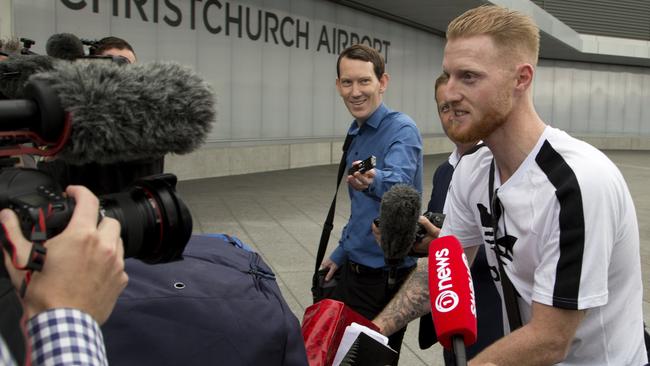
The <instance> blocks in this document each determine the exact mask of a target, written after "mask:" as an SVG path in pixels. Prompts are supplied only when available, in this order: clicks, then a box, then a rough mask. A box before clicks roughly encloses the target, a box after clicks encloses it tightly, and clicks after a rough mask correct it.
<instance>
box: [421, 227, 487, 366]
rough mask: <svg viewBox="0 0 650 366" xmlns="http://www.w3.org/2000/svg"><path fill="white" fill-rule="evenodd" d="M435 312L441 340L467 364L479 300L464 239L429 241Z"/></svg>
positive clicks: (430, 291) (459, 363)
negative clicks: (477, 301) (476, 296)
mask: <svg viewBox="0 0 650 366" xmlns="http://www.w3.org/2000/svg"><path fill="white" fill-rule="evenodd" d="M429 296H430V299H431V315H432V317H433V323H434V326H435V328H436V334H437V336H438V341H439V342H440V344H441V345H442V346H443V347H445V348H446V349H448V350H452V349H453V352H454V355H455V357H456V365H466V364H467V357H466V353H465V346H469V345H471V344H473V343H474V342H476V333H477V329H476V327H477V325H476V301H475V298H474V284H473V283H472V275H471V273H470V269H469V263H468V262H467V257H466V256H465V252H464V251H463V248H462V247H461V245H460V242H459V241H458V239H456V237H454V236H443V237H441V238H438V239H436V240H434V241H432V242H431V244H430V245H429Z"/></svg>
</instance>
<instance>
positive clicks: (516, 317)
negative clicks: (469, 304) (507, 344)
mask: <svg viewBox="0 0 650 366" xmlns="http://www.w3.org/2000/svg"><path fill="white" fill-rule="evenodd" d="M494 174H495V167H494V158H492V163H491V164H490V178H489V188H488V190H489V192H488V193H489V199H490V213H491V215H492V230H493V232H494V250H495V252H496V253H497V263H498V265H499V277H501V288H502V289H503V301H504V302H505V304H506V313H508V323H509V324H510V332H512V331H514V330H515V329H517V328H520V327H521V325H522V321H521V313H520V312H519V303H518V302H517V291H516V290H515V287H514V286H513V284H512V282H510V279H509V278H508V275H507V274H506V271H505V270H504V269H503V263H502V258H501V257H503V256H504V255H503V253H501V249H499V245H498V244H497V229H498V228H499V217H500V216H501V206H500V203H499V202H498V201H499V198H498V196H497V193H498V191H499V189H498V188H497V190H496V191H495V190H494ZM497 211H498V213H497Z"/></svg>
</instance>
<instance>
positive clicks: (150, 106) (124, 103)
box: [0, 61, 216, 165]
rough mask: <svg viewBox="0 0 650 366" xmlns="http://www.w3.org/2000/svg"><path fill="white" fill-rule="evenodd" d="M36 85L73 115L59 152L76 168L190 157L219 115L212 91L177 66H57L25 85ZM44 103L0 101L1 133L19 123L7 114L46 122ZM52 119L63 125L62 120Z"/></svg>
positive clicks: (54, 123) (62, 64) (79, 64)
mask: <svg viewBox="0 0 650 366" xmlns="http://www.w3.org/2000/svg"><path fill="white" fill-rule="evenodd" d="M39 83H40V84H47V85H49V89H51V91H53V93H54V94H55V97H56V98H54V99H58V101H59V102H60V105H61V107H62V108H63V110H64V111H65V112H66V113H67V115H68V116H69V117H71V118H70V119H71V122H70V131H69V139H68V140H67V141H66V142H65V144H64V145H63V146H62V148H61V150H60V152H59V153H58V155H57V157H59V158H61V159H62V160H64V161H66V162H68V163H71V164H77V165H81V164H87V163H92V162H94V163H99V164H111V163H116V162H122V161H132V160H137V159H144V158H152V157H160V156H163V155H165V154H167V153H170V152H171V153H175V154H185V153H188V152H191V151H193V150H194V149H196V148H198V147H199V146H200V145H201V144H202V143H203V141H204V140H205V138H206V136H207V134H208V133H209V131H210V129H211V128H212V123H213V121H214V119H215V115H216V112H215V107H214V105H215V98H214V93H213V91H212V89H211V88H210V86H209V85H208V84H207V83H206V82H205V81H203V79H201V78H200V77H199V76H198V75H197V74H196V73H194V72H193V71H191V70H190V69H189V68H186V67H183V66H180V65H179V64H175V63H150V64H139V65H129V66H128V67H121V66H118V65H115V64H114V63H112V62H92V61H86V62H81V61H77V62H60V63H57V64H56V65H55V68H54V69H53V70H51V71H49V72H41V73H38V74H35V75H33V76H32V77H31V78H30V79H29V82H28V83H27V85H30V84H35V85H36V86H38V84H39ZM35 89H37V91H39V90H41V91H42V89H40V88H35ZM42 94H43V93H42ZM41 99H48V98H41ZM30 102H31V103H30ZM41 105H42V103H35V102H32V101H20V100H19V101H16V100H6V101H0V119H1V120H3V125H1V126H0V130H5V131H6V130H7V128H6V127H10V128H11V129H15V127H16V125H17V124H18V122H16V121H15V120H14V121H12V120H11V118H9V117H8V116H19V117H20V118H21V121H22V122H20V123H23V124H29V123H28V122H29V120H30V118H31V119H38V118H40V119H41V120H43V122H42V123H41V125H47V123H48V121H47V117H48V116H43V115H42V113H40V106H41ZM16 118H18V117H16ZM25 121H27V122H25ZM49 122H51V124H52V125H57V124H60V125H61V126H63V122H62V121H60V120H52V121H49ZM49 141H52V139H49Z"/></svg>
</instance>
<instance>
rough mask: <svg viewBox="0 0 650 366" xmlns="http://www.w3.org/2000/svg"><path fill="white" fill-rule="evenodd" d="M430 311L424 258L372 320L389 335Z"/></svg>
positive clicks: (426, 268) (426, 261)
mask: <svg viewBox="0 0 650 366" xmlns="http://www.w3.org/2000/svg"><path fill="white" fill-rule="evenodd" d="M430 311H431V302H430V300H429V263H428V260H427V258H424V260H422V259H421V260H419V261H418V264H417V267H416V268H415V270H414V271H413V273H411V275H410V276H409V277H408V279H407V280H406V281H405V282H404V284H403V285H402V287H401V288H400V290H399V291H398V292H397V294H395V296H394V297H393V299H392V300H391V301H390V302H389V303H388V305H386V307H385V308H384V310H382V312H381V313H380V314H379V315H378V316H377V318H375V320H374V322H375V323H377V324H379V325H380V327H381V332H382V333H383V334H385V335H390V334H393V333H395V332H397V331H398V330H400V329H401V328H403V327H404V326H405V325H406V324H408V323H409V322H410V321H411V320H414V319H417V318H419V317H421V316H423V315H425V314H427V313H429V312H430Z"/></svg>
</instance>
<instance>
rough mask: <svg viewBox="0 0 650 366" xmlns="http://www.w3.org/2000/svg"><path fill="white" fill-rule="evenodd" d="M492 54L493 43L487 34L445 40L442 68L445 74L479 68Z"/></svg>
mask: <svg viewBox="0 0 650 366" xmlns="http://www.w3.org/2000/svg"><path fill="white" fill-rule="evenodd" d="M493 56H494V44H493V42H492V40H491V39H490V38H489V37H487V36H473V37H468V38H459V39H453V40H449V41H447V44H446V45H445V49H444V53H443V58H442V69H443V72H444V73H445V74H449V73H450V72H453V71H455V70H465V69H468V70H471V69H475V68H481V67H482V66H483V65H484V64H485V62H486V61H487V60H490V59H491V58H492V57H493Z"/></svg>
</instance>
